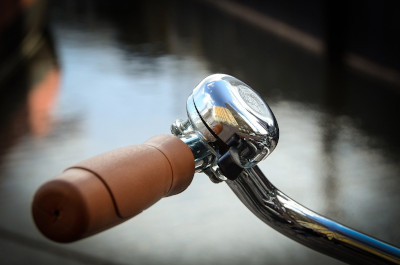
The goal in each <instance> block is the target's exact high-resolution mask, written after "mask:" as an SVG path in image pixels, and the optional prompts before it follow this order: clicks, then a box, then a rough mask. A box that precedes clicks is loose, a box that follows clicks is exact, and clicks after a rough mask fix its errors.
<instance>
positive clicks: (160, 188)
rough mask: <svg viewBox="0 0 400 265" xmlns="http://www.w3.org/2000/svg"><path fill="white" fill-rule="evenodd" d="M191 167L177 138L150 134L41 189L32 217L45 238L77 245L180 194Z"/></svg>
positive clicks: (188, 155) (187, 150)
mask: <svg viewBox="0 0 400 265" xmlns="http://www.w3.org/2000/svg"><path fill="white" fill-rule="evenodd" d="M194 168H195V164H194V157H193V154H192V151H191V150H190V148H189V147H188V146H187V145H186V144H185V143H183V142H182V141H181V140H180V139H179V138H177V137H175V136H172V135H159V136H155V137H153V138H151V139H149V140H148V141H146V142H145V143H144V144H142V145H135V146H128V147H123V148H120V149H116V150H113V151H110V152H107V153H104V154H101V155H98V156H95V157H93V158H90V159H87V160H85V161H83V162H80V163H78V164H76V165H75V166H72V167H70V168H68V169H66V170H65V171H64V172H63V173H62V174H61V175H60V176H58V177H57V178H55V179H53V180H51V181H49V182H47V183H45V184H44V185H42V186H41V187H40V188H39V189H38V191H37V192H36V194H35V196H34V199H33V202H32V215H33V219H34V221H35V223H36V226H37V227H38V229H39V230H40V231H41V232H42V233H43V234H44V235H45V236H46V237H48V238H49V239H52V240H54V241H57V242H64V243H66V242H72V241H76V240H79V239H82V238H84V237H87V236H90V235H93V234H95V233H98V232H100V231H103V230H105V229H107V228H110V227H112V226H115V225H117V224H119V223H122V222H124V221H126V220H127V219H129V218H131V217H133V216H135V215H137V214H139V213H140V212H142V211H143V210H145V209H146V208H148V207H149V206H151V205H152V204H154V203H155V202H157V201H158V200H160V199H161V198H163V197H165V196H170V195H175V194H178V193H180V192H182V191H183V190H185V189H186V188H187V187H188V186H189V184H190V183H191V181H192V179H193V175H194Z"/></svg>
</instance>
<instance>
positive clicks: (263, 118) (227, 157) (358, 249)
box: [171, 74, 400, 264]
mask: <svg viewBox="0 0 400 265" xmlns="http://www.w3.org/2000/svg"><path fill="white" fill-rule="evenodd" d="M186 109H187V113H188V117H189V119H188V120H187V121H179V120H178V121H177V122H175V123H174V124H173V125H172V127H171V132H172V133H173V134H175V135H176V136H179V137H180V138H181V139H182V141H184V142H185V143H186V144H187V145H188V146H189V147H190V148H191V150H192V152H193V155H194V157H195V162H196V172H204V173H206V174H207V175H208V176H209V177H210V179H211V180H212V181H214V182H221V181H226V182H227V183H228V185H229V187H230V188H231V189H232V190H233V191H234V192H235V194H236V195H237V196H238V197H239V199H240V200H241V201H242V202H243V203H244V204H245V205H246V206H247V207H248V208H249V209H250V210H251V211H252V212H253V213H254V214H255V215H256V216H258V217H259V218H260V219H261V220H262V221H264V222H265V223H266V224H268V225H269V226H271V227H272V228H274V229H275V230H277V231H279V232H281V233H282V234H284V235H286V236H288V237H290V238H291V239H293V240H295V241H297V242H299V243H301V244H303V245H305V246H308V247H310V248H312V249H314V250H317V251H319V252H321V253H324V254H326V255H328V256H331V257H334V258H337V259H339V260H342V261H344V262H348V263H355V264H388V263H392V264H400V249H398V248H396V247H394V246H391V245H389V244H387V243H384V242H382V241H379V240H377V239H374V238H372V237H370V236H367V235H364V234H362V233H360V232H357V231H355V230H352V229H350V228H348V227H345V226H343V225H341V224H339V223H336V222H334V221H332V220H329V219H327V218H325V217H322V216H320V215H318V214H316V213H314V212H312V211H310V210H309V209H307V208H305V207H303V206H301V205H300V204H298V203H296V202H295V201H293V200H292V199H290V198H289V197H288V196H286V195H285V194H284V193H282V192H281V191H279V190H278V189H277V188H275V187H274V185H272V184H271V183H270V182H269V181H268V179H267V178H266V177H265V176H264V174H263V173H262V172H261V170H260V169H259V168H258V166H257V163H258V162H260V161H261V160H262V159H264V158H265V157H267V156H268V155H269V154H270V153H271V152H272V151H273V150H274V149H275V147H276V145H277V143H278V140H279V128H278V123H277V121H276V119H275V116H274V114H273V113H272V111H271V109H270V108H269V107H268V105H267V103H266V102H264V100H263V99H262V98H261V97H260V96H259V95H258V94H257V93H256V92H255V91H254V90H252V89H251V88H250V87H249V86H247V85H246V84H245V83H243V82H242V81H240V80H238V79H236V78H234V77H232V76H229V75H224V74H214V75H211V76H209V77H207V78H205V79H204V80H203V81H201V82H200V84H199V85H197V86H196V88H195V89H194V90H193V93H192V95H190V96H189V98H188V101H187V105H186Z"/></svg>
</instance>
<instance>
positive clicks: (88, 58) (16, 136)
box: [0, 1, 400, 265]
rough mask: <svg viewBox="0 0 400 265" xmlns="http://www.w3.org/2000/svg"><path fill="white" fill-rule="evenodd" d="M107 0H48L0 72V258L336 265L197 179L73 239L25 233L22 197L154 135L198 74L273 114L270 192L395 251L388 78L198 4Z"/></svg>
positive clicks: (395, 154) (395, 160)
mask: <svg viewBox="0 0 400 265" xmlns="http://www.w3.org/2000/svg"><path fill="white" fill-rule="evenodd" d="M116 3H117V4H115V3H114V4H112V3H111V2H107V1H100V2H95V1H58V2H53V3H51V5H50V8H49V11H48V16H49V19H48V23H47V24H46V25H47V30H46V31H45V32H42V33H40V34H38V35H37V36H36V38H37V39H38V41H36V46H35V47H36V48H35V52H34V53H33V55H30V56H29V58H28V59H26V60H24V61H22V62H19V64H18V66H16V67H15V68H14V69H12V74H7V75H4V76H1V77H2V78H3V80H5V81H4V82H3V83H2V84H3V85H2V88H1V90H0V93H2V95H1V105H2V106H1V109H0V111H1V112H0V117H1V119H0V121H1V124H0V125H1V127H0V128H1V132H0V137H1V138H0V215H1V218H0V257H1V260H2V263H3V264H26V263H29V264H54V263H56V262H57V264H249V265H250V264H341V263H340V262H339V261H336V260H334V259H332V258H329V257H326V256H324V255H321V254H319V253H316V252H314V251H312V250H310V249H308V248H306V247H303V246H301V245H299V244H298V243H296V242H294V241H292V240H290V239H288V238H286V237H284V236H282V235H280V234H279V233H277V232H276V231H274V230H272V229H271V228H269V227H268V226H266V225H265V224H264V223H262V222H261V221H260V220H258V219H257V218H256V217H255V216H254V215H253V214H252V213H251V212H250V211H249V210H248V209H247V208H246V207H245V206H244V205H243V204H241V202H240V201H239V200H238V199H237V198H236V197H235V195H234V194H233V192H231V191H230V189H229V188H228V186H227V185H226V184H224V183H221V184H214V183H212V182H211V181H210V180H209V179H208V178H207V176H205V175H204V174H196V175H195V178H194V180H193V182H192V184H191V185H190V187H189V188H188V189H187V190H186V191H185V192H183V193H182V194H179V195H177V196H174V197H170V198H165V199H162V200H161V201H160V202H159V203H157V204H156V205H154V206H153V207H151V208H150V209H148V210H146V211H144V212H143V213H141V214H140V215H138V216H137V217H135V218H134V219H132V220H130V221H127V222H125V223H124V224H122V225H120V226H118V227H115V228H113V229H110V230H108V231H106V232H103V233H101V234H99V235H96V236H93V237H91V238H88V239H84V240H81V241H79V242H77V243H72V244H56V243H52V242H50V241H48V240H47V239H45V238H44V237H43V236H42V235H41V234H40V233H39V232H38V231H37V230H36V228H35V227H34V224H33V221H32V218H31V214H30V203H31V200H32V197H33V194H34V192H35V190H36V189H37V188H38V187H39V186H40V185H41V184H42V183H44V182H45V181H47V180H49V179H50V178H52V177H54V176H56V175H57V174H59V173H60V172H61V171H62V170H63V169H65V168H66V167H68V166H70V165H72V164H74V163H76V162H78V161H80V160H83V159H85V158H88V157H90V156H93V155H96V154H99V153H102V152H105V151H108V150H111V149H115V148H118V147H122V146H126V145H132V144H140V143H142V142H144V141H145V140H146V139H148V138H150V137H151V136H154V135H157V134H162V133H169V126H170V124H171V123H172V122H174V121H175V120H176V119H178V118H185V117H186V110H185V105H186V99H187V97H188V96H189V95H190V93H191V91H192V89H193V88H194V86H195V85H196V84H197V83H199V82H200V81H201V80H202V79H203V78H204V77H206V76H207V75H209V74H212V73H226V74H230V75H233V76H235V77H237V78H239V79H241V80H242V81H244V82H246V83H247V84H249V85H250V86H251V87H253V88H254V89H255V90H257V91H258V92H259V93H260V94H261V95H262V96H263V98H264V99H265V100H266V101H267V102H268V104H269V105H270V107H271V109H272V111H273V112H274V114H275V116H276V118H277V121H278V123H279V127H280V142H279V144H278V146H277V148H276V149H275V151H274V153H273V154H272V155H271V156H270V157H269V158H268V159H266V160H265V161H263V162H262V163H260V167H261V169H262V170H263V171H264V172H265V173H266V175H267V176H268V177H269V179H270V180H271V182H272V183H274V185H276V186H277V187H278V188H280V189H281V190H282V191H283V192H285V193H286V194H287V195H289V196H290V197H292V198H293V199H295V200H296V201H298V202H300V203H301V204H303V205H305V206H307V207H308V208H310V209H312V210H314V211H317V212H319V213H321V214H323V215H325V216H327V217H329V218H332V219H334V220H336V221H339V222H341V223H344V224H346V225H348V226H350V227H352V228H355V229H357V230H359V231H362V232H364V233H367V234H371V235H374V236H375V237H378V238H381V239H383V240H385V241H387V242H389V243H392V244H395V245H397V246H399V245H400V228H399V227H398V220H399V219H400V206H399V205H400V163H399V162H400V160H399V158H400V157H399V154H400V140H399V138H398V130H397V129H398V120H399V118H398V117H399V115H400V107H399V106H400V104H399V102H400V101H399V100H400V86H399V84H398V83H396V82H391V80H387V79H385V78H380V77H379V76H373V75H370V74H368V73H367V72H365V71H364V72H363V71H362V70H360V69H359V68H357V67H352V65H348V64H346V63H343V64H340V65H339V66H338V65H334V66H332V65H330V64H328V63H327V60H326V59H325V57H324V54H323V53H322V54H321V53H318V52H317V53H316V52H315V51H310V50H307V49H306V48H304V47H302V46H301V45H298V43H296V41H295V40H292V39H285V38H284V37H282V36H279V35H277V34H275V33H274V32H273V31H270V30H268V29H266V28H263V27H260V26H257V25H255V24H254V23H252V22H251V21H250V22H249V21H248V20H246V18H243V17H240V16H239V17H238V16H235V15H233V14H232V13H230V12H227V11H226V10H225V11H224V9H223V8H222V9H221V8H220V7H218V8H217V7H215V6H214V5H213V4H209V3H207V2H203V1H198V2H190V3H181V2H179V1H178V2H175V1H173V2H171V3H170V2H156V3H155V4H154V1H143V2H140V1H133V3H130V4H127V3H125V2H122V1H117V2H116ZM243 12H244V11H243ZM261 23H262V22H261ZM32 38H34V37H32ZM1 69H3V68H1Z"/></svg>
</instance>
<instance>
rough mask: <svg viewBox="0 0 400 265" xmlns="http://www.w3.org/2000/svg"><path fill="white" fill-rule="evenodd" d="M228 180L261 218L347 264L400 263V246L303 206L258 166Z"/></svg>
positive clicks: (302, 242)
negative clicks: (351, 227) (269, 179)
mask: <svg viewBox="0 0 400 265" xmlns="http://www.w3.org/2000/svg"><path fill="white" fill-rule="evenodd" d="M227 183H228V185H229V187H230V188H231V189H232V190H233V191H234V193H235V194H236V195H237V196H238V198H239V199H240V200H241V201H242V202H243V203H244V204H245V205H246V206H247V207H248V208H249V209H250V210H251V211H252V212H253V213H254V214H255V215H256V216H257V217H258V218H260V219H261V220H262V221H263V222H265V223H266V224H268V225H269V226H270V227H272V228H274V229H275V230H277V231H278V232H280V233H282V234H284V235H286V236H288V237H289V238H291V239H293V240H296V241H297V242H299V243H301V244H303V245H305V246H308V247H310V248H312V249H314V250H317V251H319V252H321V253H324V254H326V255H328V256H331V257H334V258H337V259H339V260H342V261H344V262H347V263H354V264H400V249H398V248H396V247H394V246H391V245H389V244H387V243H384V242H382V241H379V240H377V239H375V238H372V237H370V236H367V235H365V234H362V233H360V232H357V231H355V230H352V229H350V228H348V227H346V226H343V225H341V224H339V223H337V222H334V221H332V220H329V219H327V218H325V217H323V216H320V215H318V214H316V213H314V212H313V211H310V210H309V209H307V208H305V207H304V206H301V205H300V204H298V203H297V202H295V201H293V200H292V199H290V198H289V197H288V196H286V195H285V194H284V193H282V192H281V191H280V190H278V189H277V188H276V187H275V186H274V185H272V184H271V183H270V182H269V181H268V179H267V178H266V177H265V175H264V174H263V173H262V172H261V170H260V169H259V168H258V166H255V167H253V168H250V169H245V170H244V172H243V173H242V174H241V175H240V176H239V177H238V178H237V179H236V180H233V181H231V180H227Z"/></svg>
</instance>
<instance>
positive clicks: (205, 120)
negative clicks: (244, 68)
mask: <svg viewBox="0 0 400 265" xmlns="http://www.w3.org/2000/svg"><path fill="white" fill-rule="evenodd" d="M186 110H187V113H188V118H189V120H188V121H187V122H186V123H179V121H178V122H177V123H175V124H174V125H173V130H172V131H173V133H174V134H175V135H178V136H179V135H180V136H182V135H185V129H186V132H187V131H191V132H195V133H196V134H197V136H198V137H199V138H200V139H201V140H202V141H203V142H205V143H206V144H207V145H208V147H210V148H211V149H212V150H211V151H212V153H213V156H214V158H215V159H208V165H203V168H202V169H203V170H202V171H203V172H205V173H206V174H207V175H209V176H210V174H211V175H214V177H215V175H217V177H218V178H219V179H221V177H220V175H221V173H222V175H224V176H225V177H226V178H228V179H234V178H236V177H237V176H239V175H240V173H241V172H242V170H243V168H250V167H253V166H255V165H256V164H257V163H258V162H260V161H261V160H263V159H264V158H266V157H267V156H268V155H269V154H270V153H271V152H272V151H273V150H274V149H275V147H276V145H277V143H278V139H279V128H278V124H277V122H276V119H275V117H274V114H273V113H272V111H271V109H270V108H269V107H268V105H267V103H265V101H264V100H263V99H262V98H261V96H260V95H258V94H257V93H256V92H255V91H254V90H253V89H252V88H250V87H249V86H248V85H246V84H245V83H243V82H242V81H240V80H238V79H236V78H235V77H232V76H230V75H225V74H213V75H210V76H208V77H206V78H205V79H204V80H202V81H201V82H200V83H199V84H198V85H197V86H196V87H195V88H194V90H193V92H192V94H191V95H190V96H189V98H188V100H187V105H186ZM174 128H175V130H174ZM176 128H180V131H179V132H177V130H176ZM187 128H190V129H189V130H188V129H187ZM197 150H198V148H197ZM195 157H196V154H195ZM203 162H204V161H203ZM221 171H222V172H221ZM210 177H212V176H210Z"/></svg>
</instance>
